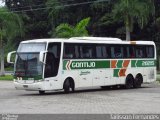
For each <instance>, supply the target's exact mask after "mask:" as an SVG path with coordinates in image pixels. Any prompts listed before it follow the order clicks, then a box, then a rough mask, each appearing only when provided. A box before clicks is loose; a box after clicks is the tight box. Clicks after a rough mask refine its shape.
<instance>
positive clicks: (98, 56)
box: [96, 45, 103, 58]
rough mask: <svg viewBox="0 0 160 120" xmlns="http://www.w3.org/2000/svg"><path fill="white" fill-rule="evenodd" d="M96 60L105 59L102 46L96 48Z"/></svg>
mask: <svg viewBox="0 0 160 120" xmlns="http://www.w3.org/2000/svg"><path fill="white" fill-rule="evenodd" d="M96 58H103V52H102V46H101V45H99V46H96Z"/></svg>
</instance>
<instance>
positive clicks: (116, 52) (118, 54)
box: [112, 45, 123, 58]
mask: <svg viewBox="0 0 160 120" xmlns="http://www.w3.org/2000/svg"><path fill="white" fill-rule="evenodd" d="M112 49H113V50H112V51H113V58H122V57H123V48H122V47H121V46H118V45H117V46H114V47H113V48H112Z"/></svg>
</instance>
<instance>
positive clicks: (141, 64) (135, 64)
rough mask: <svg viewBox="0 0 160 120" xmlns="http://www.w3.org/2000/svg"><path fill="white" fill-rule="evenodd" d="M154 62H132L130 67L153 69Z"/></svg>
mask: <svg viewBox="0 0 160 120" xmlns="http://www.w3.org/2000/svg"><path fill="white" fill-rule="evenodd" d="M155 66H156V60H132V62H131V67H155Z"/></svg>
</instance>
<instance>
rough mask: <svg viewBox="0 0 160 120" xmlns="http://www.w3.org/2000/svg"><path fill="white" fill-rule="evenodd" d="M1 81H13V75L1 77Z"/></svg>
mask: <svg viewBox="0 0 160 120" xmlns="http://www.w3.org/2000/svg"><path fill="white" fill-rule="evenodd" d="M0 80H11V81H12V80H13V76H12V75H5V76H0Z"/></svg>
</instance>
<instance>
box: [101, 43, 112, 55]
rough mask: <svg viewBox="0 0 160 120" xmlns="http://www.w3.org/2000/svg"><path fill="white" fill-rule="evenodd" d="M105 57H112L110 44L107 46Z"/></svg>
mask: <svg viewBox="0 0 160 120" xmlns="http://www.w3.org/2000/svg"><path fill="white" fill-rule="evenodd" d="M103 51H105V54H104V55H105V58H111V47H110V46H109V45H107V46H105V50H103Z"/></svg>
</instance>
